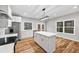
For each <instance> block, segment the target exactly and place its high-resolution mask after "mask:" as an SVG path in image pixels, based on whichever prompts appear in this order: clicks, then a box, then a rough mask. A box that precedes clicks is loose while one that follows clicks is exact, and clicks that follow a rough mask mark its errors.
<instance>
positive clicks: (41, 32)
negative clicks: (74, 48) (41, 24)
mask: <svg viewBox="0 0 79 59" xmlns="http://www.w3.org/2000/svg"><path fill="white" fill-rule="evenodd" d="M35 33H38V34H41V35H44V36H47V37H50V36H54V35H56V33H51V32H45V31H37V32H35Z"/></svg>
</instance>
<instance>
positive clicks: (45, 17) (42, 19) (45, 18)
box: [41, 8, 49, 21]
mask: <svg viewBox="0 0 79 59" xmlns="http://www.w3.org/2000/svg"><path fill="white" fill-rule="evenodd" d="M45 10H46V8H43V9H42V11H43V12H44V15H43V17H42V18H41V21H44V20H47V19H48V17H49V16H46V14H45Z"/></svg>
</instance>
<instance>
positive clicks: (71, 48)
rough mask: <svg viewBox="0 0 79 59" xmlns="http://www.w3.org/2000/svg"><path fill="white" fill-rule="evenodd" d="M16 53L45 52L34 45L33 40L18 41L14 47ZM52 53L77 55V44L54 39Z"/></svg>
mask: <svg viewBox="0 0 79 59" xmlns="http://www.w3.org/2000/svg"><path fill="white" fill-rule="evenodd" d="M15 52H16V53H45V51H44V50H43V49H42V48H41V47H40V46H39V45H38V44H36V43H35V41H34V39H33V38H28V39H23V40H21V41H18V42H17V44H16V47H15ZM54 53H79V42H76V41H72V40H68V39H63V38H60V37H57V38H56V50H55V51H54Z"/></svg>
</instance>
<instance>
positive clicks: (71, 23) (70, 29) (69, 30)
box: [64, 20, 74, 33]
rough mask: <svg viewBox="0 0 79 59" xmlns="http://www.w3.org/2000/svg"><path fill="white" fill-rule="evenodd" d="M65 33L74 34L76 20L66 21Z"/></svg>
mask: <svg viewBox="0 0 79 59" xmlns="http://www.w3.org/2000/svg"><path fill="white" fill-rule="evenodd" d="M64 32H65V33H74V20H71V21H65V24H64Z"/></svg>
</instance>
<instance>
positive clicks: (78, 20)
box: [47, 13, 79, 40]
mask: <svg viewBox="0 0 79 59" xmlns="http://www.w3.org/2000/svg"><path fill="white" fill-rule="evenodd" d="M66 20H74V23H75V24H74V25H75V33H74V34H69V33H64V32H63V33H60V32H57V31H56V27H57V22H59V21H66ZM47 31H48V32H52V33H57V35H58V36H61V37H64V38H68V39H77V40H79V13H74V14H70V15H66V16H63V17H59V18H56V19H52V20H50V21H48V23H47Z"/></svg>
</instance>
